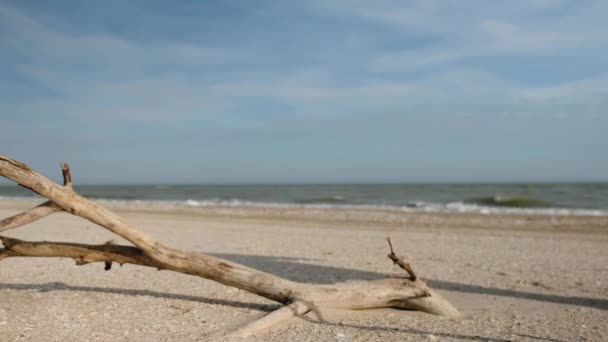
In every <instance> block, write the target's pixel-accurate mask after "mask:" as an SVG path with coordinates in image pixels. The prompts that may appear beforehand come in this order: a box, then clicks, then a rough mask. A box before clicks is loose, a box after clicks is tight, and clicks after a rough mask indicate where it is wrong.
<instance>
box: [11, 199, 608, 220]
mask: <svg viewBox="0 0 608 342" xmlns="http://www.w3.org/2000/svg"><path fill="white" fill-rule="evenodd" d="M21 199H24V200H25V199H35V197H25V196H24V197H13V196H0V200H21ZM95 200H96V201H100V202H105V203H110V204H116V205H121V204H124V205H129V204H135V205H138V204H140V205H152V206H160V207H162V208H177V207H189V208H203V207H233V208H238V207H245V208H278V209H290V208H300V209H355V210H389V211H405V212H427V213H434V212H437V213H477V214H483V215H492V214H520V215H521V214H524V215H553V216H608V209H606V210H602V209H570V208H511V207H509V208H506V207H490V206H483V205H478V204H471V203H464V202H450V203H447V204H443V203H434V202H426V201H412V202H409V203H408V204H407V205H403V206H397V205H388V204H387V205H383V204H336V203H332V204H328V203H306V204H299V203H280V202H257V201H247V200H240V199H229V200H223V199H218V198H211V199H206V200H194V199H187V200H173V201H171V200H131V199H129V200H125V199H95Z"/></svg>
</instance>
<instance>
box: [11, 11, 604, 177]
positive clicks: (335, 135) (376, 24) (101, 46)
mask: <svg viewBox="0 0 608 342" xmlns="http://www.w3.org/2000/svg"><path fill="white" fill-rule="evenodd" d="M607 10H608V6H607V5H606V3H605V2H603V1H550V0H538V1H510V2H505V3H499V2H488V1H467V2H460V1H408V2H403V1H375V2H369V1H338V0H336V1H317V0H313V1H307V2H282V1H260V2H256V4H255V6H254V5H250V4H246V3H242V2H238V1H205V2H199V1H183V2H180V3H177V4H171V5H169V4H162V3H156V2H138V1H130V2H125V1H116V2H112V3H109V2H103V3H98V2H70V1H65V2H46V3H34V2H29V1H0V51H1V52H0V56H2V61H3V63H1V65H0V102H1V104H0V133H1V134H0V147H1V148H2V151H3V153H6V154H9V155H12V156H15V157H17V158H20V159H23V160H26V161H29V162H30V163H31V164H32V165H33V166H34V167H37V168H39V169H41V170H42V171H43V172H45V173H54V172H55V170H54V168H55V166H56V165H55V164H56V163H57V162H58V161H60V160H69V161H71V162H72V163H73V164H74V165H80V168H81V170H80V173H81V174H82V180H83V181H84V182H92V183H116V182H119V183H124V182H133V183H150V182H169V183H171V182H176V183H184V182H220V183H224V182H228V183H229V182H239V183H242V182H325V181H327V182H351V181H381V182H386V181H402V182H410V181H411V182H420V181H431V182H432V181H473V182H474V181H481V182H486V181H532V180H539V181H543V180H546V181H559V180H563V181H586V180H588V181H593V180H606V179H607V178H606V177H607V176H606V175H607V174H608V158H605V157H603V154H604V152H603V151H605V148H606V147H608V139H607V138H606V137H605V136H606V134H605V132H604V131H605V128H606V127H608V118H607V116H608V115H607V114H606V112H605V108H607V105H608V100H607V99H608V71H607V70H608V58H607V57H608V25H607V24H605V20H604V18H603V16H602V13H606V11H607ZM43 147H44V148H43ZM111 165H114V166H111ZM115 165H120V167H121V168H123V169H124V170H128V172H126V171H125V172H123V173H122V174H120V175H118V174H116V173H115V172H110V171H108V170H110V169H112V170H113V167H115Z"/></svg>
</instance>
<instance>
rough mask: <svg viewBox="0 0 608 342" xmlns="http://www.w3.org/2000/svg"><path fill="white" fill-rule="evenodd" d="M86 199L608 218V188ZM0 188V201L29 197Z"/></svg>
mask: <svg viewBox="0 0 608 342" xmlns="http://www.w3.org/2000/svg"><path fill="white" fill-rule="evenodd" d="M75 190H76V191H77V192H78V193H79V194H81V195H83V196H84V197H87V198H89V199H94V200H99V201H111V202H121V201H126V202H162V203H165V204H170V205H175V206H186V207H204V206H245V207H247V206H252V207H287V208H288V207H302V208H307V207H310V208H350V209H358V208H359V209H367V210H370V209H371V210H373V209H383V210H399V211H422V212H473V213H481V214H492V213H503V214H505V213H506V214H508V213H514V214H517V213H524V214H549V215H583V216H608V183H522V184H249V185H248V184H244V185H195V184H192V185H81V186H75ZM32 196H33V195H32V194H31V192H29V191H28V190H26V189H23V188H21V187H18V186H13V185H2V186H0V200H2V199H11V198H23V197H32Z"/></svg>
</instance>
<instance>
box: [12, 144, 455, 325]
mask: <svg viewBox="0 0 608 342" xmlns="http://www.w3.org/2000/svg"><path fill="white" fill-rule="evenodd" d="M61 169H62V173H63V177H64V186H60V185H58V184H55V183H54V182H52V181H50V180H48V179H47V178H45V177H43V176H42V175H40V174H38V173H36V172H34V171H32V170H31V169H30V168H28V167H27V166H26V165H25V164H23V163H21V162H19V161H16V160H13V159H10V158H8V157H6V156H3V155H0V175H2V176H4V177H6V178H8V179H11V180H12V181H14V182H16V183H17V184H19V185H21V186H23V187H26V188H28V189H30V190H32V191H34V192H35V193H37V194H39V195H41V196H44V197H46V198H48V199H49V202H45V203H44V204H43V205H40V206H38V207H35V208H32V209H30V210H28V211H26V212H24V213H21V214H18V215H15V216H13V217H10V218H8V219H5V220H3V221H0V229H2V230H7V229H10V228H15V227H18V226H21V225H23V224H25V223H29V222H33V221H35V220H37V219H40V218H42V217H44V216H47V215H49V214H51V213H53V212H55V211H61V210H63V211H66V212H68V213H71V214H73V215H76V216H80V217H83V218H85V219H87V220H89V221H91V222H93V223H96V224H98V225H100V226H102V227H104V228H106V229H108V230H109V231H111V232H113V233H115V234H117V235H118V236H120V237H122V238H124V239H126V240H128V241H129V242H131V243H132V244H133V245H134V246H121V245H115V244H112V243H104V244H100V245H87V244H78V243H65V242H46V241H43V242H28V241H22V240H18V239H14V238H10V237H6V236H2V237H0V239H1V240H2V244H3V245H4V248H3V249H0V260H2V259H5V258H9V257H65V258H72V259H74V260H76V263H77V264H79V265H83V264H88V263H96V262H101V263H104V264H105V269H106V270H108V269H110V268H111V265H112V263H119V264H125V263H129V264H135V265H140V266H147V267H154V268H157V269H165V270H171V271H175V272H180V273H185V274H190V275H193V276H198V277H202V278H206V279H210V280H213V281H216V282H219V283H222V284H224V285H227V286H232V287H236V288H239V289H242V290H245V291H248V292H251V293H253V294H256V295H259V296H262V297H265V298H268V299H270V300H273V301H277V302H279V303H283V304H285V306H284V307H282V308H280V309H278V310H276V311H274V312H272V313H270V314H268V315H266V316H264V317H262V318H260V319H259V320H257V321H254V322H252V323H250V324H248V325H246V326H245V327H243V328H241V329H238V330H237V331H235V332H233V333H232V334H231V335H232V336H241V337H243V336H249V335H253V334H257V333H260V332H261V331H263V330H265V329H268V328H270V327H271V326H273V325H276V324H279V323H281V322H283V321H286V320H288V319H289V318H291V317H293V316H299V315H303V314H305V313H306V312H308V311H310V310H322V309H324V308H336V309H352V310H362V309H372V308H384V307H391V308H399V309H410V310H419V311H424V312H428V313H432V314H436V315H443V316H450V317H453V316H457V315H458V311H457V310H456V309H455V308H454V307H453V306H452V305H451V304H450V303H449V302H447V301H446V300H445V299H443V298H442V297H441V296H440V295H439V294H437V293H435V292H433V291H431V290H430V289H429V288H428V287H427V285H426V284H425V283H424V282H423V281H422V280H420V278H418V277H417V276H416V274H415V273H414V271H413V269H412V267H411V265H410V264H409V263H407V262H405V261H403V260H402V259H401V258H399V257H397V256H396V254H395V253H394V251H393V246H392V243H391V241H390V239H388V242H389V247H390V254H388V257H389V258H390V259H391V260H392V261H393V262H394V263H396V264H397V265H399V266H400V267H401V268H403V269H404V270H405V271H407V272H408V274H409V276H410V277H409V278H403V277H395V278H386V279H381V280H374V281H356V282H345V283H337V284H331V285H325V284H306V283H298V282H294V281H290V280H287V279H284V278H281V277H278V276H275V275H272V274H269V273H266V272H262V271H260V270H257V269H253V268H250V267H247V266H244V265H241V264H238V263H235V262H231V261H228V260H224V259H220V258H216V257H213V256H210V255H206V254H202V253H194V252H185V251H181V250H177V249H174V248H171V247H168V246H165V245H163V244H161V243H160V242H158V241H156V240H154V239H153V238H152V237H150V236H148V235H147V234H145V233H143V232H141V231H140V230H138V229H137V228H136V227H135V226H133V225H131V224H129V223H127V222H126V221H124V220H123V219H122V218H120V217H118V216H117V215H116V214H114V213H112V212H110V211H109V210H107V209H105V208H103V207H101V206H99V205H97V204H95V203H93V202H91V201H89V200H87V199H85V198H83V197H81V196H79V195H78V194H77V193H75V192H74V191H73V190H72V181H71V175H70V171H69V166H68V165H67V164H62V165H61ZM7 227H8V228H7Z"/></svg>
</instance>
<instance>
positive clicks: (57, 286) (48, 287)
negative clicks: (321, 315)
mask: <svg viewBox="0 0 608 342" xmlns="http://www.w3.org/2000/svg"><path fill="white" fill-rule="evenodd" d="M0 290H24V291H25V290H34V291H39V292H51V291H74V292H97V293H109V294H120V295H126V296H147V297H154V298H165V299H177V300H184V301H190V302H197V303H204V304H210V305H222V306H231V307H235V308H243V309H251V310H258V311H265V312H266V311H272V310H276V309H278V308H279V307H281V305H280V304H256V303H245V302H239V301H235V300H227V299H217V298H206V297H201V296H191V295H183V294H177V293H167V292H159V291H151V290H139V289H123V288H116V287H98V286H75V285H68V284H65V283H61V282H52V283H42V284H15V283H0Z"/></svg>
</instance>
